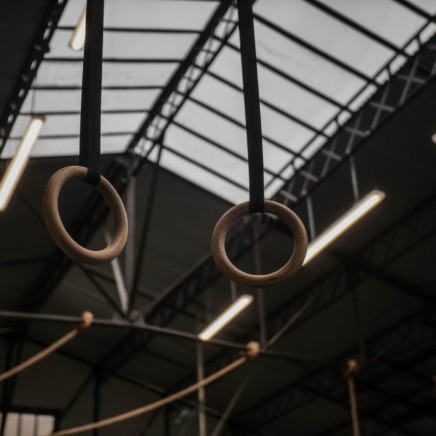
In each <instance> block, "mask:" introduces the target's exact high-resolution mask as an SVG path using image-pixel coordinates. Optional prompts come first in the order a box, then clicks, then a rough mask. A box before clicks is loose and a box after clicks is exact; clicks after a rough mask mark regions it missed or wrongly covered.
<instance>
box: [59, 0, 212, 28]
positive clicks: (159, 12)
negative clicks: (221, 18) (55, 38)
mask: <svg viewBox="0 0 436 436" xmlns="http://www.w3.org/2000/svg"><path fill="white" fill-rule="evenodd" d="M85 3H86V2H85V0H74V1H70V2H68V3H67V6H66V8H65V12H64V14H63V16H62V18H61V20H60V26H75V25H76V24H77V21H78V19H79V17H80V15H81V13H82V11H83V10H84V8H85ZM217 4H218V2H214V1H204V2H199V1H186V0H185V1H180V0H165V1H162V0H147V1H145V0H121V1H120V0H109V1H107V2H106V5H105V17H104V21H105V26H106V27H139V28H151V27H158V28H181V29H192V28H194V29H198V30H201V29H202V28H203V26H204V23H205V22H206V21H207V20H208V19H209V17H210V15H211V14H212V13H213V11H214V10H215V8H216V6H217Z"/></svg>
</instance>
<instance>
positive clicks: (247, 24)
mask: <svg viewBox="0 0 436 436" xmlns="http://www.w3.org/2000/svg"><path fill="white" fill-rule="evenodd" d="M238 13H239V37H240V41H241V62H242V82H243V85H244V104H245V123H246V129H247V146H248V172H249V183H250V206H249V210H250V213H259V212H264V182H263V152H262V125H261V120H260V102H259V84H258V79H257V61H256V44H255V40H254V25H253V9H252V1H251V0H238Z"/></svg>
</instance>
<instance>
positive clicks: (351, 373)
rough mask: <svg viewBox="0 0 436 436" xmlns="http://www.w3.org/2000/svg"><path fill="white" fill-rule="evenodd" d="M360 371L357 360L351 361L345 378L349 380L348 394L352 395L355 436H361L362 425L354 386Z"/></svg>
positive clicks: (351, 404) (351, 403)
mask: <svg viewBox="0 0 436 436" xmlns="http://www.w3.org/2000/svg"><path fill="white" fill-rule="evenodd" d="M358 371H359V365H358V363H357V361H356V360H353V359H351V360H349V361H348V367H347V369H346V371H345V378H346V379H347V384H348V392H349V394H350V406H351V418H352V421H353V436H360V423H359V414H358V411H357V397H356V386H355V384H354V377H355V375H356V374H357V373H358Z"/></svg>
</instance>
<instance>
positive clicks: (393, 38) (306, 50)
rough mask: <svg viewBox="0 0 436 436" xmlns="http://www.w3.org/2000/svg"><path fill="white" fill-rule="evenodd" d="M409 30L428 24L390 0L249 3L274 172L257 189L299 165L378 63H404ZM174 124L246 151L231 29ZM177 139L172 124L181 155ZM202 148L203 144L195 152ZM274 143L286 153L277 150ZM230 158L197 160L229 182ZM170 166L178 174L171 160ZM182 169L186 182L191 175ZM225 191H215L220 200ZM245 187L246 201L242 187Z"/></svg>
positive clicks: (370, 89)
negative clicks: (252, 11)
mask: <svg viewBox="0 0 436 436" xmlns="http://www.w3.org/2000/svg"><path fill="white" fill-rule="evenodd" d="M323 5H324V6H327V9H326V8H323ZM329 10H331V11H332V12H329ZM375 15H376V16H375ZM385 15H389V19H388V20H384V19H383V17H384V16H385ZM341 17H342V18H341ZM398 23H402V24H403V23H404V26H402V25H398ZM425 26H427V29H426V30H425V29H424V27H425ZM419 31H422V34H421V38H422V40H425V39H426V38H428V37H429V36H430V35H431V34H432V33H433V32H434V30H433V29H432V25H431V24H430V23H428V22H426V20H425V19H424V18H423V17H422V16H421V15H419V14H416V13H414V12H413V11H411V10H410V9H408V8H404V7H403V6H401V5H399V4H397V3H395V2H392V1H390V0H371V1H370V2H369V5H368V4H366V3H365V6H362V5H361V4H360V3H359V2H350V1H346V0H334V1H332V2H330V1H324V2H321V7H317V5H316V4H311V3H309V2H305V1H295V2H290V1H287V0H258V1H257V2H256V3H255V33H256V46H257V57H258V76H259V88H260V99H261V115H262V127H263V136H264V160H265V168H267V170H268V171H270V174H269V176H271V173H280V175H281V177H275V178H273V179H271V177H265V185H266V191H265V195H266V196H267V197H270V196H272V195H274V194H275V193H276V192H277V190H278V189H280V187H281V186H282V184H283V179H284V178H286V177H290V176H292V172H293V169H292V168H293V167H294V168H299V167H301V166H302V165H303V164H304V162H305V159H310V158H311V157H312V156H313V155H314V153H316V152H317V151H318V150H319V149H320V148H321V147H322V146H323V145H324V144H325V143H326V141H327V140H328V138H329V137H331V136H333V135H334V134H335V133H336V131H337V129H338V123H337V122H334V120H335V119H337V120H338V122H339V124H341V123H344V122H346V121H347V120H348V119H349V118H350V116H351V115H352V113H353V112H354V111H356V110H359V108H360V107H361V106H362V104H364V103H365V102H366V101H367V100H368V98H370V97H371V96H372V95H373V94H374V92H375V91H376V90H377V86H376V85H375V84H374V82H375V83H377V84H382V83H384V82H385V80H386V78H387V77H388V76H387V73H386V71H385V68H386V66H387V65H388V63H390V64H391V65H390V66H391V71H396V70H397V69H399V68H400V67H401V66H402V65H403V64H404V62H405V61H406V56H405V55H404V54H402V53H401V50H405V52H406V53H407V54H411V53H412V52H413V50H414V47H413V46H411V44H410V40H411V38H413V37H414V36H415V34H417V32H419ZM176 122H177V123H180V124H182V125H183V127H184V128H187V129H191V130H193V131H194V134H199V135H200V137H201V138H202V140H203V141H206V142H212V143H213V142H215V144H216V146H217V147H222V148H225V149H230V150H232V151H234V152H237V153H238V154H239V155H243V156H246V137H245V132H244V126H245V116H244V106H243V94H242V74H241V61H240V49H239V35H238V32H237V31H236V32H234V34H233V35H232V37H231V38H230V40H229V42H228V43H227V44H225V45H224V48H223V49H222V50H221V51H220V53H219V55H218V56H217V58H216V59H215V60H214V62H213V63H212V65H211V66H210V67H209V71H208V72H207V73H206V75H205V76H204V77H203V79H202V80H201V82H200V84H199V85H198V86H197V88H196V89H195V91H194V92H193V94H192V98H191V99H190V100H188V102H187V103H185V105H184V106H183V107H182V109H181V110H180V112H179V113H178V115H177V117H176ZM197 136H198V135H197ZM177 137H178V136H177V135H175V134H174V132H173V135H172V140H173V143H172V145H171V146H172V147H174V150H177V152H178V153H181V154H186V155H189V150H190V147H189V146H188V145H187V144H186V143H185V142H184V141H183V140H177ZM197 139H198V138H197ZM209 146H210V144H208V145H207V146H206V145H204V150H206V149H207V147H209ZM283 149H285V150H286V149H288V150H289V152H290V153H289V155H288V157H287V158H286V151H283ZM277 150H280V153H282V154H281V155H280V156H279V154H278V153H277ZM197 153H198V154H199V153H200V152H199V151H194V150H192V154H190V155H189V157H190V158H192V159H193V160H194V159H195V158H196V157H197ZM231 159H232V158H231V157H229V156H227V155H226V154H225V153H223V154H217V155H214V158H213V159H209V160H207V159H205V160H203V161H202V163H201V164H202V168H203V169H204V166H206V167H210V168H211V171H214V172H215V173H216V172H220V173H222V174H227V175H228V174H231V173H232V169H233V170H234V171H233V173H234V176H233V177H234V180H235V181H236V180H240V174H239V172H237V170H236V169H235V168H234V167H233V165H232V164H230V162H231ZM286 163H287V164H286ZM289 164H292V165H289ZM239 167H240V168H241V171H243V172H244V174H245V177H246V176H247V173H248V168H247V163H246V162H245V163H243V162H240V163H239V166H238V168H239ZM227 169H230V172H226V171H227ZM187 171H188V170H187ZM177 172H178V173H179V174H182V175H183V174H184V173H183V172H184V170H182V169H180V168H179V169H178V170H177ZM185 177H187V178H190V179H191V180H192V177H193V176H192V174H185ZM213 180H216V177H215V176H214V178H213V179H211V180H208V184H207V185H206V184H205V185H202V184H201V182H200V181H197V183H199V184H200V185H201V186H203V187H205V188H206V189H209V190H211V191H213V192H215V193H216V192H220V190H221V188H218V187H217V186H218V185H217V186H213V185H212V183H213ZM221 183H222V182H220V184H221ZM229 192H230V191H226V192H222V193H221V194H220V195H222V196H224V197H225V198H227V199H229V198H230V195H231V194H229ZM240 195H241V192H239V191H238V192H236V193H235V197H234V198H233V201H234V202H235V203H236V202H237V201H238V199H239V198H240ZM245 195H246V196H245V200H247V199H248V193H246V194H245Z"/></svg>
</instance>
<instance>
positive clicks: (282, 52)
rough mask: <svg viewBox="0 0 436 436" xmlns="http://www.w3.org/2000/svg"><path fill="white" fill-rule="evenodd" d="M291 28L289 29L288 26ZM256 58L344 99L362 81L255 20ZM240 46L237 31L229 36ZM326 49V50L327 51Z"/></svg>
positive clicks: (330, 95)
mask: <svg viewBox="0 0 436 436" xmlns="http://www.w3.org/2000/svg"><path fill="white" fill-rule="evenodd" d="M287 30H289V31H292V29H287ZM255 32H256V39H257V41H258V44H257V56H258V59H261V60H262V61H265V62H267V63H268V64H271V65H273V66H274V67H275V68H278V69H280V70H281V71H283V72H286V73H287V74H288V75H290V76H292V77H294V78H295V79H297V80H299V81H303V82H304V83H306V84H307V85H308V86H310V87H312V88H313V89H315V90H316V91H319V92H322V93H324V94H326V95H327V96H329V97H330V98H333V99H335V100H337V101H339V102H341V103H346V102H347V100H348V99H349V98H350V97H351V96H352V94H353V92H354V90H355V89H356V88H357V87H359V86H362V85H363V84H364V83H365V81H364V80H363V79H362V78H360V77H357V76H356V75H353V74H351V73H350V72H348V71H346V70H345V69H343V68H340V67H339V66H336V65H335V64H334V63H332V62H330V61H328V60H326V59H324V58H322V57H321V56H320V55H318V54H315V53H313V52H312V51H310V50H308V49H307V48H304V47H302V46H301V45H299V44H297V43H295V42H293V41H291V40H289V39H288V38H286V37H285V36H283V35H280V34H279V33H278V32H277V31H275V30H273V29H270V28H268V27H267V26H265V25H263V24H262V23H258V22H255ZM232 42H233V43H235V45H237V46H238V47H239V35H236V32H235V36H234V37H233V39H232ZM327 53H328V52H327Z"/></svg>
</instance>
